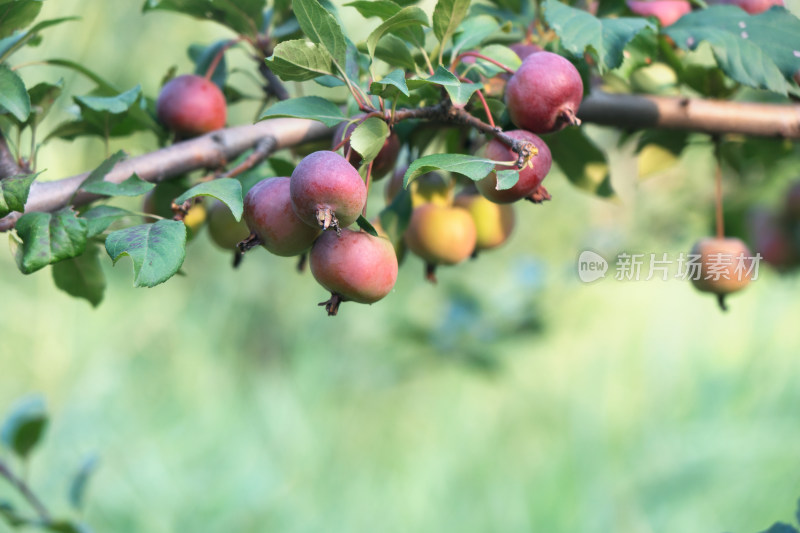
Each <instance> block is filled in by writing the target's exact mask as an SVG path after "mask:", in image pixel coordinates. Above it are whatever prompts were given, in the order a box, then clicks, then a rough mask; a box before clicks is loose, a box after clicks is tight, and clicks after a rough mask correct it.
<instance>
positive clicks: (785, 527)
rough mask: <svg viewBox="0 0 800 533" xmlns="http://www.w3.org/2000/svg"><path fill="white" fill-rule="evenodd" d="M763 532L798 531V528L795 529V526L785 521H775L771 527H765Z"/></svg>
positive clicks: (795, 532)
mask: <svg viewBox="0 0 800 533" xmlns="http://www.w3.org/2000/svg"><path fill="white" fill-rule="evenodd" d="M761 533H797V529H795V527H794V526H791V525H789V524H785V523H783V522H775V523H774V524H772V525H771V526H770V527H769V529H765V530H764V531H762V532H761Z"/></svg>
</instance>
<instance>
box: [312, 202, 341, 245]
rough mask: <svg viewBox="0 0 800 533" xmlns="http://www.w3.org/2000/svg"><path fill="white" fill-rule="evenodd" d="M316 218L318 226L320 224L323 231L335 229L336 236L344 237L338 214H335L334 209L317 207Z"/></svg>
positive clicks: (323, 206) (322, 206)
mask: <svg viewBox="0 0 800 533" xmlns="http://www.w3.org/2000/svg"><path fill="white" fill-rule="evenodd" d="M316 217H317V224H319V227H320V228H322V230H323V231H325V230H327V229H328V228H333V229H335V230H336V235H338V236H339V237H341V236H342V229H341V227H339V220H338V219H337V218H336V213H334V212H333V209H331V208H330V206H325V205H320V206H317V212H316Z"/></svg>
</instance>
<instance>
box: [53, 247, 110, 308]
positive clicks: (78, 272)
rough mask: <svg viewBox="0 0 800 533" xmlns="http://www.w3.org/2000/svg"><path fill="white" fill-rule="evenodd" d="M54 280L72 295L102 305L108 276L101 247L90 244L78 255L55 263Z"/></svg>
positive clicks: (94, 305) (94, 304)
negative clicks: (101, 257)
mask: <svg viewBox="0 0 800 533" xmlns="http://www.w3.org/2000/svg"><path fill="white" fill-rule="evenodd" d="M53 281H54V282H55V284H56V287H58V288H59V289H61V290H62V291H64V292H66V293H67V294H69V295H70V296H74V297H75V298H83V299H84V300H87V301H88V302H89V303H90V304H92V307H97V306H98V305H100V302H102V301H103V293H105V290H106V277H105V274H103V268H102V266H101V264H100V251H99V248H98V247H97V246H94V245H92V246H89V247H87V249H86V251H84V252H83V254H81V255H79V256H78V257H75V258H72V259H67V260H66V261H60V262H58V263H56V264H55V265H53Z"/></svg>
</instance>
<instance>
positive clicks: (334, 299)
mask: <svg viewBox="0 0 800 533" xmlns="http://www.w3.org/2000/svg"><path fill="white" fill-rule="evenodd" d="M342 302H344V298H343V297H342V296H341V295H339V294H336V293H335V292H332V293H331V297H330V298H329V299H328V300H326V301H324V302H320V303H318V304H317V305H318V306H323V305H324V306H325V310H326V311H327V312H328V316H336V313H338V312H339V306H340V305H341V304H342Z"/></svg>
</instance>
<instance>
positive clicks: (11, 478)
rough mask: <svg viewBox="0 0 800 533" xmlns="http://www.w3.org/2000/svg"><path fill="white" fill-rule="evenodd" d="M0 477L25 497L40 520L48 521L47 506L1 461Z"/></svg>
mask: <svg viewBox="0 0 800 533" xmlns="http://www.w3.org/2000/svg"><path fill="white" fill-rule="evenodd" d="M0 477H2V478H4V479H5V480H6V481H8V483H9V484H10V485H11V486H12V487H14V488H15V489H16V490H17V491H18V492H19V493H20V494H21V495H22V496H23V497H24V498H25V500H26V501H27V502H28V503H29V504H30V506H31V507H32V508H33V509H34V510H35V511H36V514H37V515H39V519H40V520H41V521H42V522H44V523H49V522H50V513H49V512H48V511H47V508H46V507H45V506H44V504H43V503H42V501H41V500H40V499H39V498H38V497H37V496H36V495H35V494H34V493H33V491H32V490H31V488H30V487H29V486H28V484H27V483H26V482H25V481H24V480H23V479H21V478H18V477H17V476H15V475H14V474H13V473H12V472H11V470H10V469H9V468H8V466H7V465H6V464H5V463H4V462H2V461H0Z"/></svg>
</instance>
